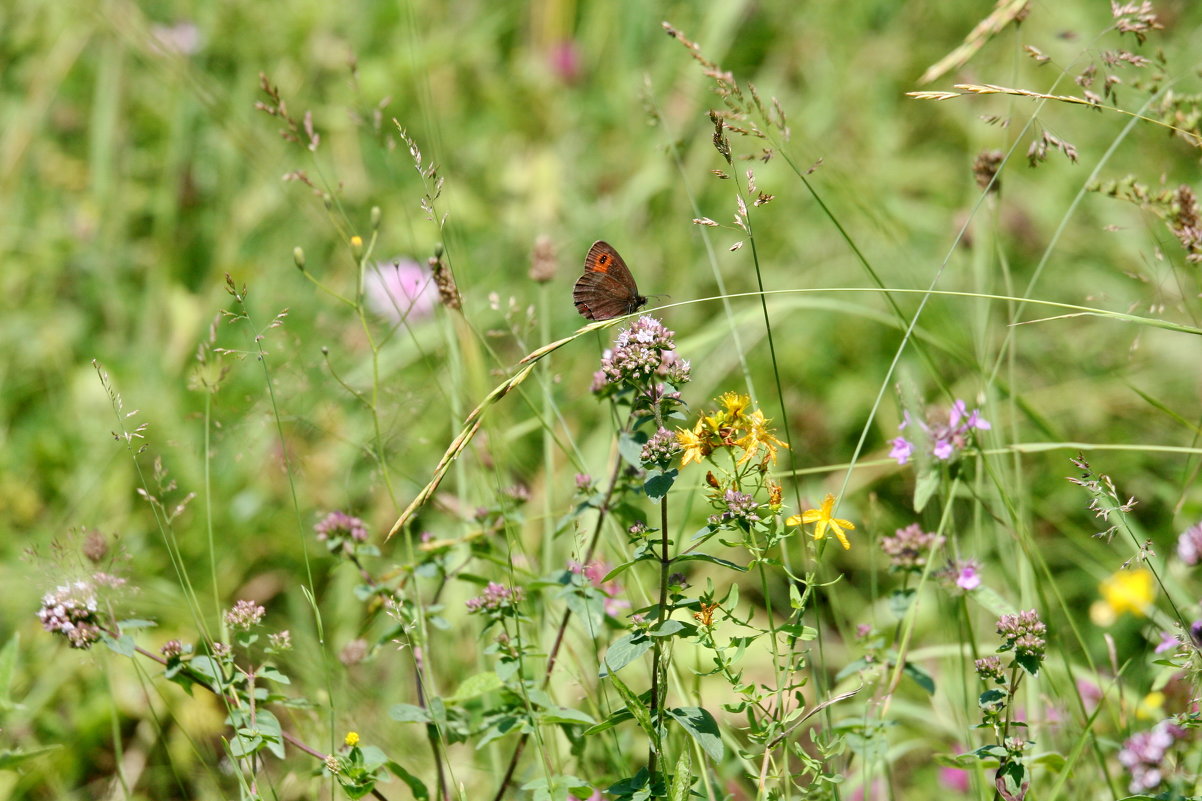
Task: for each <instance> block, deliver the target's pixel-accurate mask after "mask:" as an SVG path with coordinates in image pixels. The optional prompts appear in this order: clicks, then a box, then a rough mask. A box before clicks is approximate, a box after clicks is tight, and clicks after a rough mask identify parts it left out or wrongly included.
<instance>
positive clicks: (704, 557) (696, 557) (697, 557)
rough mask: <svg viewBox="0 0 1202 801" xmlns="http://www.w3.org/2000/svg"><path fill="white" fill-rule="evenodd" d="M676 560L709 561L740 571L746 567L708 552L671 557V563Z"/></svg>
mask: <svg viewBox="0 0 1202 801" xmlns="http://www.w3.org/2000/svg"><path fill="white" fill-rule="evenodd" d="M678 562H709V563H710V564H711V565H718V567H726V568H730V569H731V570H737V571H739V572H740V573H746V572H747V568H745V567H743V566H742V565H737V564H735V563H734V562H731V561H729V560H727V559H719V558H718V557H716V556H710V555H709V554H708V553H696V552H694V553H686V554H681V555H680V556H677V557H675V558H673V559H672V564H677V563H678Z"/></svg>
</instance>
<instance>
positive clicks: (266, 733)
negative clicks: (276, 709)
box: [255, 709, 284, 759]
mask: <svg viewBox="0 0 1202 801" xmlns="http://www.w3.org/2000/svg"><path fill="white" fill-rule="evenodd" d="M282 729H283V727H282V726H280V720H279V718H277V717H276V716H275V715H273V714H272V713H271V712H269V711H267V710H265V709H260V710H258V711H257V712H255V730H256V731H257V732H258V733H259V735H260V736H261V737H262V738H263V740H264V744H265V745H266V746H267V750H268V751H270V752H271V753H273V754H275V755H276V756H277V757H278V758H280V759H283V758H284V737H283V734H282Z"/></svg>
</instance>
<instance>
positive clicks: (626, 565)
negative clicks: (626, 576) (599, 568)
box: [601, 553, 655, 584]
mask: <svg viewBox="0 0 1202 801" xmlns="http://www.w3.org/2000/svg"><path fill="white" fill-rule="evenodd" d="M654 558H655V556H654V555H653V554H650V553H648V554H647V555H646V556H642V557H639V558H638V559H631V560H630V561H629V562H623V563H622V564H620V565H618V566H617V567H615V568H614V569H613V570H611V571H609V572H608V573H606V574H605V578H603V579H601V583H602V584H605V583H606V582H608V581H613V580H614V579H616V578H617V577H618V576H620V575H622V574H623V573H625V572H626V571H627V570H629V569H630V568H632V567H634V566H635V565H637V564H638V563H639V562H646V561H649V560H651V559H654Z"/></svg>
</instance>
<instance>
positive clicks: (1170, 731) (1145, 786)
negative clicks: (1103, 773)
mask: <svg viewBox="0 0 1202 801" xmlns="http://www.w3.org/2000/svg"><path fill="white" fill-rule="evenodd" d="M1184 736H1185V729H1183V728H1181V727H1180V726H1178V725H1177V724H1176V723H1174V722H1173V721H1171V720H1162V721H1161V722H1160V723H1157V724H1156V725H1155V726H1153V727H1152V728H1151V729H1149V730H1147V731H1143V732H1138V733H1136V734H1133V735H1131V736H1130V737H1128V738H1127V740H1126V742H1124V743H1123V748H1122V750H1120V751H1119V762H1120V763H1122V765H1123V767H1125V768H1127V770H1128V771H1130V773H1131V782H1130V784H1129V785H1128V788H1127V789H1128V790H1130V791H1131V792H1132V793H1146V792H1149V791H1151V790H1155V789H1156V788H1157V787H1159V786H1160V785H1161V783H1162V782H1163V781H1164V779H1165V775H1164V774H1165V768H1166V767H1167V765H1166V763H1165V757H1166V756H1167V755H1168V752H1169V749H1170V748H1172V747H1173V746H1174V745H1176V743H1177V741H1178V740H1180V739H1181V738H1182V737H1184Z"/></svg>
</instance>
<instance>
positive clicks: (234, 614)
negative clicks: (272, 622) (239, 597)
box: [225, 601, 267, 631]
mask: <svg viewBox="0 0 1202 801" xmlns="http://www.w3.org/2000/svg"><path fill="white" fill-rule="evenodd" d="M265 614H267V610H266V609H264V608H263V607H261V606H259V605H258V604H257V603H255V602H254V601H238V602H237V603H236V604H234V608H233V609H231V610H230V611H228V612H226V613H225V622H226V624H227V625H228V626H229V627H230V628H232V629H241V630H242V631H249V630H250V627H251V626H256V625H258V624H259V621H261V620H262V619H263V615H265Z"/></svg>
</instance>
